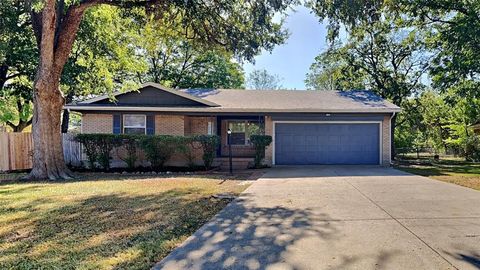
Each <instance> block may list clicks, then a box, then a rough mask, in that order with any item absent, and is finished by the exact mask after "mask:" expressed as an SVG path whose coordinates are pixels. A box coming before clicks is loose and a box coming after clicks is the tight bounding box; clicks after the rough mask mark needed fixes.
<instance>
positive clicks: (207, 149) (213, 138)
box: [194, 135, 220, 170]
mask: <svg viewBox="0 0 480 270" xmlns="http://www.w3.org/2000/svg"><path fill="white" fill-rule="evenodd" d="M194 141H196V142H198V143H200V145H201V146H202V149H203V155H202V159H203V165H204V166H205V169H206V170H208V169H210V168H211V167H212V163H213V159H214V158H215V154H216V151H217V147H218V146H219V145H220V137H219V136H217V135H197V136H195V137H194Z"/></svg>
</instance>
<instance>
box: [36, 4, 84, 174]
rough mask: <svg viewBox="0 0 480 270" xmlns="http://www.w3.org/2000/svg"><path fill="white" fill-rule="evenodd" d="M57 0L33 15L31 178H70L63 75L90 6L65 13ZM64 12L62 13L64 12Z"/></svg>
mask: <svg viewBox="0 0 480 270" xmlns="http://www.w3.org/2000/svg"><path fill="white" fill-rule="evenodd" d="M56 2H57V1H56V0H45V1H44V7H43V9H42V11H41V13H35V12H33V14H32V17H33V20H32V22H33V28H34V32H35V34H36V36H37V42H38V47H39V51H40V61H39V65H38V67H37V73H36V75H35V81H34V86H33V89H34V96H33V104H34V111H33V121H32V135H33V146H34V147H33V168H32V171H31V172H30V174H29V175H28V176H27V177H26V178H27V179H35V180H37V179H51V180H56V179H69V178H72V176H73V175H72V173H71V172H70V170H69V169H68V167H67V166H66V164H65V160H64V157H63V142H62V136H61V133H60V121H61V120H60V119H61V112H62V109H63V105H64V102H65V99H64V97H63V94H62V92H61V91H60V88H59V85H60V76H61V74H62V71H63V67H64V66H65V63H66V62H67V59H68V56H69V54H70V52H71V50H72V46H73V42H74V40H75V36H76V33H77V31H78V27H79V25H80V22H81V18H82V16H83V13H84V11H85V9H86V8H87V7H88V5H83V6H82V5H73V6H70V7H69V8H68V10H67V11H66V13H65V14H64V15H62V14H63V7H61V5H60V7H58V6H56ZM60 9H62V10H60Z"/></svg>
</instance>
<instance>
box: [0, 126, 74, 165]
mask: <svg viewBox="0 0 480 270" xmlns="http://www.w3.org/2000/svg"><path fill="white" fill-rule="evenodd" d="M73 136H74V135H73V134H70V133H65V134H62V137H63V153H64V156H65V162H66V163H67V164H69V165H73V166H80V165H81V161H82V158H83V148H82V145H81V144H80V143H78V142H76V141H74V140H73ZM32 156H33V141H32V134H31V133H12V132H0V171H15V170H27V169H31V168H32Z"/></svg>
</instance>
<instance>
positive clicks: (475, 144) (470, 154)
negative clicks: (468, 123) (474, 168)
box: [465, 135, 480, 162]
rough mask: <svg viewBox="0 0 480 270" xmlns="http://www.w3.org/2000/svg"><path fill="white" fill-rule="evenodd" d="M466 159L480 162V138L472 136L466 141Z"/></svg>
mask: <svg viewBox="0 0 480 270" xmlns="http://www.w3.org/2000/svg"><path fill="white" fill-rule="evenodd" d="M465 159H466V160H467V161H475V162H479V161H480V136H478V135H475V136H470V137H468V138H467V140H466V147H465Z"/></svg>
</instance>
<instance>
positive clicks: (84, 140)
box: [75, 134, 98, 169]
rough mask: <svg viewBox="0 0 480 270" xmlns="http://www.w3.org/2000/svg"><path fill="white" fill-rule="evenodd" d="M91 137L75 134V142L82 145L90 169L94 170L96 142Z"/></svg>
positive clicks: (96, 154)
mask: <svg viewBox="0 0 480 270" xmlns="http://www.w3.org/2000/svg"><path fill="white" fill-rule="evenodd" d="M91 135H92V134H77V135H76V136H75V140H76V141H77V142H80V143H81V144H82V145H83V148H84V149H85V154H87V159H88V166H89V167H90V169H95V162H96V161H97V156H98V152H97V141H96V140H94V139H93V136H91Z"/></svg>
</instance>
